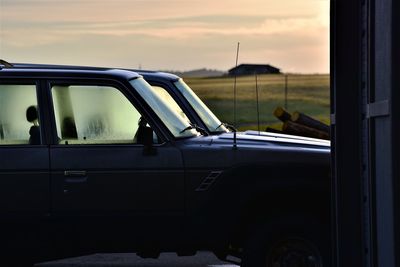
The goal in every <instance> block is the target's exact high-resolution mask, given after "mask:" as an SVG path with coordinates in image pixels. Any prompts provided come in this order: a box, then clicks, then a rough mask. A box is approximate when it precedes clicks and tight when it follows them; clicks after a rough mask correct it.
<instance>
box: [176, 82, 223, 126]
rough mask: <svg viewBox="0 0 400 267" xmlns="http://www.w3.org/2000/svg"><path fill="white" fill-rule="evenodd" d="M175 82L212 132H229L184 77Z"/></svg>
mask: <svg viewBox="0 0 400 267" xmlns="http://www.w3.org/2000/svg"><path fill="white" fill-rule="evenodd" d="M174 84H175V86H176V88H178V90H179V91H180V92H181V93H182V95H183V96H184V97H185V98H186V99H187V101H188V102H189V103H190V105H191V106H192V108H193V109H194V110H195V111H196V112H197V114H198V115H199V116H200V118H201V120H202V121H203V122H204V124H205V125H206V127H207V129H208V130H209V131H210V132H214V133H215V132H228V129H227V128H226V127H225V126H224V125H223V124H222V123H221V121H220V120H219V119H218V118H217V116H215V114H214V113H212V111H211V110H210V109H209V108H208V107H207V106H206V105H205V104H204V102H203V101H201V99H200V98H199V97H198V96H197V95H196V94H195V93H194V92H193V90H192V89H191V88H190V87H189V86H188V85H187V84H186V83H185V82H184V81H183V80H182V79H179V80H178V81H176V82H174Z"/></svg>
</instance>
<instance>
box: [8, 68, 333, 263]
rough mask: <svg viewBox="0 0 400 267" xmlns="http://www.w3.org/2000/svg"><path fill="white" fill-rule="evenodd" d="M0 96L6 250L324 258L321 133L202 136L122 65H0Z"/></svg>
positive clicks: (29, 257)
mask: <svg viewBox="0 0 400 267" xmlns="http://www.w3.org/2000/svg"><path fill="white" fill-rule="evenodd" d="M0 103H1V104H0V157H1V161H0V177H1V179H0V192H1V194H0V199H1V200H0V216H1V226H2V227H1V228H0V232H1V233H0V234H1V236H2V241H3V244H2V250H1V251H2V252H3V258H4V259H7V258H8V257H7V256H13V255H23V257H22V256H18V257H11V258H12V259H13V262H15V260H16V259H18V260H21V261H22V260H23V261H25V262H27V263H29V262H32V261H36V262H37V261H43V260H47V259H52V258H60V257H67V256H72V255H81V254H88V253H94V252H124V251H126V252H131V251H136V252H138V253H139V254H140V255H142V256H144V257H156V256H157V255H158V254H159V253H160V252H162V251H176V252H177V253H178V254H179V255H191V254H194V253H195V252H196V251H197V250H210V251H213V252H214V253H215V254H216V255H217V256H218V257H219V258H221V259H226V257H227V256H228V255H233V256H236V257H238V258H241V259H242V266H328V264H329V255H330V253H329V245H330V241H329V240H330V232H329V215H330V211H329V208H330V206H329V199H330V193H329V192H330V191H329V144H328V143H326V142H321V141H319V140H314V139H306V138H286V137H284V136H279V135H277V136H263V135H260V136H256V135H248V134H240V133H233V132H228V131H226V130H224V131H223V132H221V133H220V134H218V135H208V133H207V131H203V130H201V129H200V128H199V127H198V126H196V125H195V123H192V122H191V117H192V116H193V115H191V114H186V113H182V112H180V111H178V110H177V108H176V106H177V104H176V102H174V101H171V100H170V99H169V98H168V99H167V100H166V98H165V95H164V93H163V92H162V90H158V89H157V88H155V87H152V86H150V85H149V84H148V83H147V82H146V81H145V80H144V79H143V78H142V77H141V76H140V75H139V74H137V73H135V72H132V71H128V70H118V69H106V68H104V69H100V68H92V69H90V68H83V67H82V68H79V67H73V68H66V67H51V68H50V67H44V66H42V67H39V66H37V67H32V66H31V67H23V66H13V65H12V64H4V65H2V66H1V67H0ZM185 112H186V110H185ZM15 253H17V254H15ZM17 264H18V266H21V265H20V264H22V263H21V262H18V263H17ZM277 264H280V265H277ZM291 264H292V265H291ZM293 264H297V265H293Z"/></svg>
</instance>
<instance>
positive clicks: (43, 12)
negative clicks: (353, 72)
mask: <svg viewBox="0 0 400 267" xmlns="http://www.w3.org/2000/svg"><path fill="white" fill-rule="evenodd" d="M237 42H240V55H239V63H269V64H272V65H274V66H276V67H279V68H281V69H282V71H284V72H302V73H328V72H329V1H328V0H172V1H169V0H112V1H105V0H85V1H84V0H81V1H79V0H0V58H2V59H5V60H7V61H10V62H33V63H56V64H75V65H91V66H108V67H127V68H138V67H139V66H141V67H142V68H143V69H152V70H160V69H161V70H179V71H185V70H191V69H197V68H210V69H219V70H227V69H229V68H231V67H233V65H234V64H235V54H236V45H237Z"/></svg>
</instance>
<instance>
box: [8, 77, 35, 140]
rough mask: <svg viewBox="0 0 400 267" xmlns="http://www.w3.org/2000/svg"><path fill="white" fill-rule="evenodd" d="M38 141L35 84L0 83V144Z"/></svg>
mask: <svg viewBox="0 0 400 267" xmlns="http://www.w3.org/2000/svg"><path fill="white" fill-rule="evenodd" d="M40 143H41V138H40V127H39V113H38V105H37V97H36V85H34V84H32V85H18V84H0V145H23V144H31V145H39V144H40Z"/></svg>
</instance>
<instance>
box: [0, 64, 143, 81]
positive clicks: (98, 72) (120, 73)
mask: <svg viewBox="0 0 400 267" xmlns="http://www.w3.org/2000/svg"><path fill="white" fill-rule="evenodd" d="M7 74H12V75H13V76H24V75H27V76H28V75H29V76H40V77H42V76H46V77H68V76H74V77H87V76H90V77H101V78H111V77H114V78H120V79H126V80H131V79H135V78H138V77H141V76H140V75H139V74H138V73H136V72H134V71H131V70H126V69H113V68H100V67H86V66H69V65H50V64H30V63H29V64H27V63H12V67H4V68H0V76H7Z"/></svg>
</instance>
